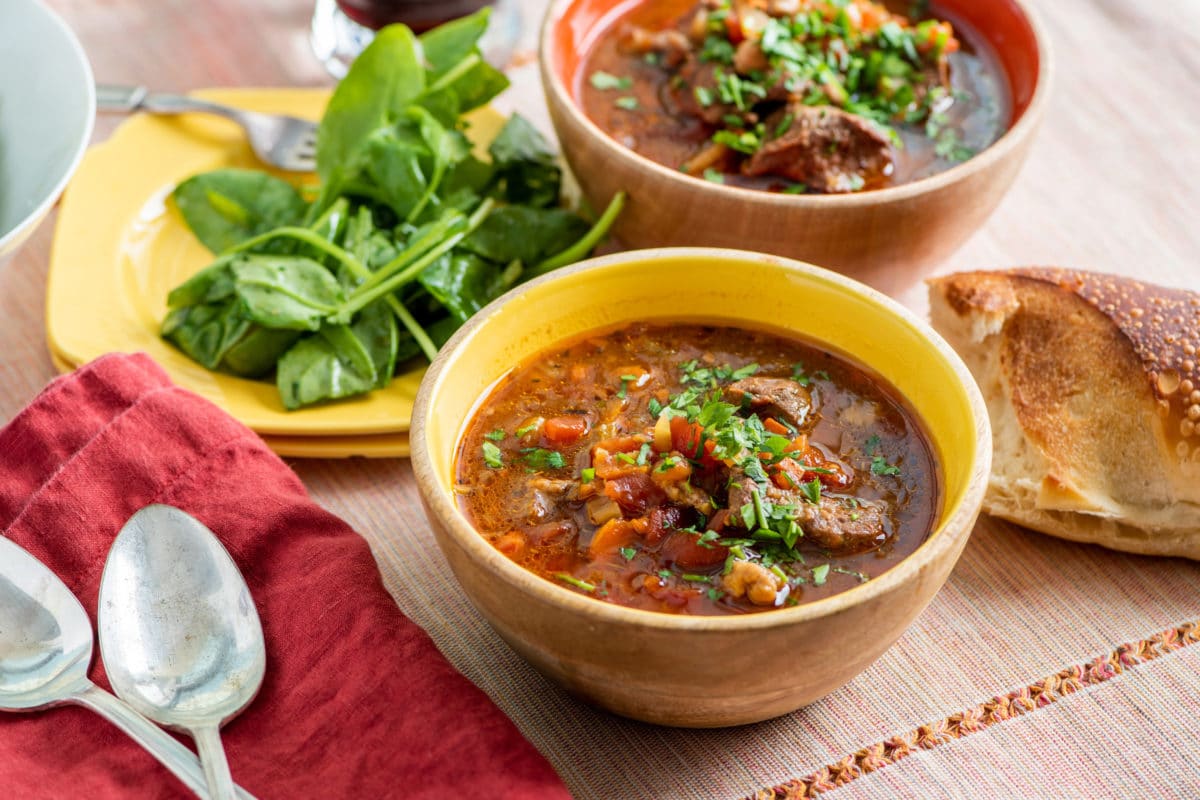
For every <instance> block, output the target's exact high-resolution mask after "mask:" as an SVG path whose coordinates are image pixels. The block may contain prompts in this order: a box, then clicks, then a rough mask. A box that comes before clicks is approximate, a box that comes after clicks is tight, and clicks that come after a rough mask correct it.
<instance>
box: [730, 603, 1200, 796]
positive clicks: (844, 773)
mask: <svg viewBox="0 0 1200 800" xmlns="http://www.w3.org/2000/svg"><path fill="white" fill-rule="evenodd" d="M1197 642H1200V621H1197V622H1187V623H1184V624H1183V625H1180V626H1179V627H1177V628H1170V629H1168V630H1165V631H1162V632H1161V633H1158V634H1156V635H1154V636H1151V637H1150V638H1149V639H1144V640H1142V641H1140V642H1135V643H1133V644H1123V645H1121V646H1120V647H1118V648H1116V649H1115V650H1113V651H1112V652H1111V653H1109V654H1108V655H1107V656H1100V657H1099V658H1097V659H1095V660H1094V661H1090V662H1088V663H1086V664H1081V665H1077V666H1073V667H1067V668H1066V669H1064V670H1062V671H1060V672H1058V673H1056V674H1054V675H1051V676H1050V677H1048V678H1046V679H1044V680H1041V681H1038V682H1037V683H1034V684H1031V685H1029V686H1026V687H1024V688H1021V689H1017V690H1015V691H1013V692H1009V693H1008V694H1007V695H1004V696H1003V697H994V698H992V699H991V700H989V701H987V702H986V703H981V704H979V705H978V706H975V707H974V708H970V709H967V710H966V711H961V712H959V713H957V714H951V715H950V716H949V717H946V718H945V719H943V720H940V721H938V722H934V723H931V724H928V725H921V726H920V727H918V728H916V729H915V730H912V731H909V732H908V733H903V734H898V735H896V736H893V737H892V738H890V739H886V740H884V741H883V742H880V743H878V744H873V745H871V746H869V747H864V748H863V749H862V750H859V751H858V752H857V753H854V754H852V755H848V756H846V757H845V758H843V759H842V760H840V761H838V762H836V763H834V764H830V765H828V766H825V767H821V769H819V770H817V771H816V772H814V773H812V774H811V775H809V776H807V777H804V778H798V779H796V780H793V781H789V782H788V783H784V784H781V785H779V786H776V787H774V788H771V789H763V790H761V791H759V792H756V793H755V794H753V795H751V796H750V797H749V798H747V800H799V798H805V797H816V796H817V795H818V794H820V793H822V792H828V791H830V790H831V789H836V788H838V787H839V786H844V785H845V784H847V783H850V782H851V781H853V780H855V779H856V778H860V777H862V776H863V775H866V774H868V773H871V772H875V771H877V770H880V769H883V768H884V767H887V766H889V765H891V764H894V763H896V762H897V761H899V760H901V759H903V758H906V757H908V756H910V755H912V754H913V753H914V752H916V751H919V750H929V749H932V748H934V747H937V746H938V745H940V744H945V743H946V742H952V741H954V740H955V739H958V738H961V737H963V736H966V735H968V734H971V733H975V732H977V731H982V730H985V729H987V728H989V727H991V726H992V725H995V724H997V723H1000V722H1004V721H1006V720H1010V719H1014V718H1016V717H1020V716H1023V715H1025V714H1028V713H1030V712H1031V711H1036V710H1037V709H1039V708H1045V707H1046V706H1048V705H1050V704H1051V703H1057V702H1058V701H1059V700H1061V699H1063V698H1064V697H1067V696H1068V695H1072V694H1074V693H1075V692H1078V691H1080V690H1082V689H1086V688H1087V687H1089V686H1095V685H1097V684H1100V683H1103V682H1104V681H1107V680H1110V679H1112V678H1115V677H1116V676H1118V675H1120V674H1121V673H1123V672H1125V671H1126V670H1128V669H1132V668H1133V667H1136V666H1137V665H1139V664H1144V663H1146V662H1147V661H1153V660H1154V659H1156V658H1161V657H1162V656H1165V655H1167V654H1168V653H1172V652H1174V651H1176V650H1180V649H1182V648H1184V647H1188V646H1189V645H1193V644H1196V643H1197Z"/></svg>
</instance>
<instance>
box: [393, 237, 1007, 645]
mask: <svg viewBox="0 0 1200 800" xmlns="http://www.w3.org/2000/svg"><path fill="white" fill-rule="evenodd" d="M696 257H699V258H710V259H724V260H728V261H731V262H741V263H743V264H745V263H751V264H755V265H756V266H763V267H775V268H782V269H786V270H792V271H796V272H800V273H803V274H805V275H806V276H808V277H809V278H810V279H814V280H818V281H822V282H825V283H827V284H833V285H834V286H836V287H838V288H840V289H841V290H843V291H846V292H849V293H852V294H856V295H858V296H860V297H863V298H864V299H866V300H868V301H869V302H871V303H872V304H874V305H875V306H877V307H879V308H881V309H882V310H883V311H885V312H887V313H890V314H893V315H895V316H897V317H899V318H900V319H901V321H902V322H904V323H905V324H907V325H908V326H909V327H910V328H912V329H913V330H914V331H916V332H917V333H918V334H920V337H921V338H922V339H924V340H925V341H927V342H928V343H929V345H930V348H931V351H932V353H933V354H935V355H936V356H938V357H940V358H941V359H942V360H943V362H944V365H945V366H947V367H948V368H949V371H950V372H951V373H952V374H954V375H955V377H956V378H957V379H958V383H959V386H958V388H959V389H960V390H961V391H962V393H963V394H964V395H965V400H966V406H967V410H968V413H970V415H971V418H972V423H973V427H974V431H975V437H974V441H972V442H971V443H970V452H969V454H968V455H969V457H970V459H971V463H972V467H971V475H970V477H969V478H968V480H967V482H966V485H965V487H964V489H963V491H962V492H961V494H960V495H959V497H958V498H957V502H953V504H951V503H952V501H953V498H949V497H947V498H946V501H945V502H946V506H945V507H944V508H943V509H942V514H941V515H940V518H939V520H938V523H937V526H936V527H935V528H934V530H933V531H932V532H931V533H930V535H929V537H928V538H927V539H926V540H925V541H924V542H922V543H921V545H920V546H919V547H918V548H917V549H916V550H914V551H913V552H912V553H910V554H909V555H908V556H906V557H905V558H904V559H902V560H901V561H899V562H898V563H897V564H896V565H895V566H893V567H891V568H890V569H888V570H887V571H886V572H884V573H883V574H881V575H879V576H877V577H875V578H872V579H871V580H870V581H868V582H866V583H863V584H860V585H859V586H855V587H853V588H851V589H847V590H846V591H844V592H840V593H838V594H835V595H831V596H829V597H826V598H823V599H820V600H815V601H813V602H811V603H802V604H800V605H798V606H793V607H790V608H777V609H771V610H769V611H763V612H761V613H756V614H747V615H735V616H677V615H674V614H666V613H661V612H655V611H646V610H642V609H636V608H628V607H625V606H619V605H615V604H612V603H605V602H603V601H600V600H596V599H595V598H591V597H585V596H583V595H580V594H578V593H576V592H573V591H571V590H570V589H567V588H566V587H563V586H559V585H557V584H555V583H553V582H552V581H549V580H547V579H545V578H543V577H541V576H539V575H536V574H534V573H533V572H530V571H529V570H527V569H525V568H524V567H521V566H519V565H518V564H516V563H514V562H513V561H511V560H510V559H509V558H507V557H506V556H504V555H503V554H502V553H501V552H500V551H499V550H497V549H496V548H495V547H493V546H492V545H491V544H490V543H488V542H487V541H486V540H485V539H484V538H483V536H481V535H480V534H479V532H478V531H476V530H475V528H474V526H472V525H471V523H470V521H469V520H468V519H467V518H466V516H464V515H463V513H462V512H461V511H459V509H458V507H457V504H456V503H455V502H454V499H453V496H452V492H451V491H450V489H449V487H447V486H446V484H445V483H444V481H443V480H442V476H439V475H438V474H437V472H436V470H435V469H434V465H433V461H432V458H431V455H430V453H429V452H428V440H427V438H426V426H427V424H428V418H429V417H430V416H431V415H432V414H433V413H434V411H435V408H436V404H435V403H434V399H435V398H436V397H437V395H438V393H439V392H440V390H441V387H442V385H443V384H444V382H445V381H446V380H447V379H448V377H452V368H453V365H454V362H455V361H456V359H457V358H458V354H459V353H460V352H461V351H462V350H463V349H465V348H466V347H469V346H470V344H471V342H472V341H473V340H474V339H475V338H476V337H478V336H481V335H483V334H484V333H486V329H487V326H488V321H489V320H490V319H491V318H492V317H493V316H495V315H496V314H497V313H498V312H500V311H501V310H502V308H503V307H504V305H505V303H507V302H508V300H509V299H510V298H512V297H515V296H517V295H518V294H520V293H523V292H526V291H528V290H529V289H531V288H537V287H540V286H543V285H545V284H548V283H553V282H559V281H567V280H572V279H575V278H576V276H579V275H583V274H586V273H589V272H593V271H598V270H604V269H607V268H611V267H614V266H617V265H626V264H629V263H638V262H641V263H645V264H646V265H647V266H650V267H652V266H653V262H654V261H656V260H660V259H678V258H696ZM550 346H552V345H550ZM528 355H533V353H530V354H528ZM866 365H867V366H868V367H871V365H870V363H869V362H867V364H866ZM498 378H499V376H497V379H498ZM486 391H487V390H485V391H484V394H486ZM480 399H482V398H477V400H476V405H475V406H473V408H472V413H473V412H474V410H475V409H477V408H478V401H479V400H480ZM918 416H919V415H918ZM470 419H471V417H470V415H468V417H466V418H464V419H463V420H461V421H459V423H458V426H457V429H456V432H455V434H454V436H453V437H452V445H453V447H454V449H455V450H457V448H458V444H459V442H460V441H461V440H462V435H463V432H464V431H465V428H466V426H467V424H468V423H469V422H470ZM921 422H922V424H923V425H924V426H925V428H926V429H927V431H928V432H929V434H930V438H931V439H932V440H933V442H934V444H935V447H940V445H938V444H937V442H938V440H937V438H936V437H935V436H934V435H933V432H932V430H930V428H931V426H930V425H929V423H928V422H927V421H925V420H924V419H923V418H922V419H921ZM411 442H412V464H413V470H414V472H415V473H416V477H417V482H418V487H419V489H420V491H421V493H422V495H423V496H424V498H425V501H426V503H427V505H428V507H429V510H430V513H431V514H433V515H436V516H437V517H438V518H439V519H441V520H442V522H443V523H444V524H445V527H446V528H447V531H448V532H449V534H450V535H451V536H453V537H454V539H455V540H456V541H457V542H458V543H459V544H460V545H461V546H462V547H463V548H464V549H465V550H466V551H467V552H468V553H469V555H470V557H471V558H472V559H476V560H478V561H480V562H481V563H482V565H483V566H485V567H487V568H488V570H489V571H490V572H491V574H493V575H494V576H495V577H496V579H498V580H504V581H506V582H508V583H510V584H512V585H513V586H515V587H516V588H518V589H519V590H521V591H522V592H525V593H528V594H532V595H535V596H538V597H540V598H542V599H543V600H545V601H547V602H548V603H550V604H552V605H556V606H559V607H561V608H563V609H564V610H567V611H570V612H573V613H579V614H580V615H583V616H585V617H590V618H592V619H599V620H602V621H605V622H610V623H615V624H622V625H626V626H631V627H640V628H652V629H657V630H675V631H729V630H757V629H767V628H775V627H779V626H786V625H791V624H795V623H799V622H804V621H808V620H814V619H819V618H821V617H825V616H829V615H832V614H836V613H838V612H839V611H841V610H842V609H844V608H847V607H850V606H853V605H857V604H859V603H862V602H866V601H869V600H871V599H872V598H875V597H877V596H879V595H882V594H886V593H888V592H891V591H894V590H896V589H897V588H899V587H900V586H901V585H902V584H904V583H905V582H907V581H908V580H909V579H910V578H911V577H913V575H914V574H915V573H917V572H918V571H919V570H920V569H921V568H922V567H924V566H925V565H926V564H928V563H930V562H931V561H934V560H935V559H936V557H937V556H940V555H941V554H942V553H943V552H944V551H945V550H948V549H951V548H954V547H956V546H958V544H959V542H960V540H961V539H965V538H966V537H967V536H969V535H970V533H971V530H972V528H973V526H974V520H975V518H976V517H977V516H978V514H979V509H980V506H981V505H982V503H983V495H984V491H985V490H986V488H987V476H988V474H989V472H990V470H991V458H992V438H991V427H990V424H989V421H988V414H987V408H986V405H985V404H984V400H983V395H982V394H981V393H980V390H979V387H978V386H977V385H976V383H975V381H974V379H973V378H972V377H971V374H970V372H969V371H968V369H967V367H966V365H965V364H963V362H962V360H961V359H960V358H959V357H958V354H957V353H955V352H954V350H953V349H952V348H951V347H950V345H949V344H947V343H946V342H945V340H943V339H942V338H941V336H939V335H938V334H937V333H936V332H935V331H934V330H933V329H932V328H931V327H930V326H929V325H928V324H927V323H925V322H924V321H923V320H921V319H919V318H918V317H917V316H916V315H915V314H913V313H912V312H911V311H909V310H908V309H907V308H905V307H904V306H902V305H900V304H899V303H898V302H896V301H895V300H892V299H891V298H890V297H887V296H886V295H884V294H882V293H881V292H878V291H876V290H875V289H872V288H870V287H868V286H866V285H864V284H861V283H859V282H857V281H855V280H852V279H851V278H847V277H845V276H844V275H840V274H838V273H835V272H831V271H829V270H826V269H823V268H821V267H817V266H814V265H812V264H806V263H804V262H800V261H795V260H792V259H787V258H782V257H778V256H771V255H766V254H762V253H752V252H748V251H741V250H728V249H721V248H705V247H676V248H659V249H654V250H632V251H627V252H624V253H617V254H614V255H609V256H602V257H599V258H593V259H589V260H587V261H583V262H580V263H578V264H576V265H574V266H571V267H566V268H563V269H559V270H555V271H554V272H551V273H549V274H547V275H543V276H541V277H539V278H536V279H534V280H532V281H530V282H528V283H526V284H522V285H520V286H518V287H516V288H515V289H512V290H510V291H509V292H508V293H506V294H505V295H503V296H502V297H500V298H498V299H497V300H495V301H493V302H492V303H490V304H489V305H488V306H486V307H485V308H483V309H482V310H481V311H479V312H478V313H477V314H475V316H473V317H472V318H471V319H470V320H468V321H467V323H466V324H465V325H464V326H463V327H462V328H460V329H459V330H458V332H456V333H455V334H454V336H453V337H451V339H450V340H449V341H448V342H447V343H446V345H445V346H444V347H443V348H442V350H441V352H440V353H439V354H438V356H437V358H436V359H434V362H433V363H432V364H431V365H430V367H429V370H428V371H427V373H426V375H425V378H424V380H423V381H422V382H421V387H420V390H419V391H418V393H417V399H416V405H415V408H414V411H413V427H412V431H411ZM453 458H454V457H453V454H451V456H450V462H451V463H453Z"/></svg>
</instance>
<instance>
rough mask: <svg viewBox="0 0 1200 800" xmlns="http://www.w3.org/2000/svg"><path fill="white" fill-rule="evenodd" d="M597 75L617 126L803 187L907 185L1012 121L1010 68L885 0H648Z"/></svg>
mask: <svg viewBox="0 0 1200 800" xmlns="http://www.w3.org/2000/svg"><path fill="white" fill-rule="evenodd" d="M585 70H586V76H585V82H584V85H582V86H581V88H580V91H581V94H582V99H583V103H584V106H585V110H586V111H587V113H588V114H589V116H591V117H592V118H593V119H594V120H595V121H596V122H597V123H598V124H599V125H600V126H601V127H602V128H604V129H605V130H607V131H608V132H609V133H610V134H611V135H613V137H614V138H616V139H617V140H618V141H620V142H622V143H623V144H625V145H627V146H629V147H631V148H632V149H634V150H636V151H638V152H639V153H642V154H643V155H645V156H647V157H649V158H652V159H654V160H655V161H659V162H660V163H662V164H665V165H667V166H670V167H673V168H677V169H679V170H681V171H682V172H684V173H687V174H689V175H694V176H696V177H699V178H704V179H706V180H710V181H715V182H718V183H736V184H738V185H743V186H749V187H752V188H763V189H770V190H774V191H780V192H789V193H801V192H811V193H843V192H855V191H859V190H863V189H874V188H881V187H884V186H888V185H893V184H897V183H904V182H907V181H910V180H915V179H916V178H919V177H924V176H925V175H927V174H933V173H934V172H938V171H941V170H943V169H946V168H948V167H949V166H952V165H953V164H955V163H958V162H961V161H964V160H966V159H968V158H970V157H971V156H972V155H974V153H975V152H976V151H977V150H978V149H981V148H983V147H986V146H988V145H990V144H991V143H992V142H993V141H994V140H995V139H996V138H998V136H999V134H1000V133H1001V125H1002V123H1001V116H1002V114H1001V109H1000V105H1001V104H1002V103H1003V102H1005V98H1003V95H1002V90H1001V87H1000V81H999V79H998V75H999V70H998V67H996V65H995V64H994V63H992V62H991V60H990V59H989V57H988V54H985V53H983V52H982V48H981V47H980V46H979V45H978V44H977V43H971V42H969V41H967V40H966V38H965V36H964V35H963V33H962V32H960V31H956V30H955V27H954V26H953V25H952V24H951V23H950V22H949V21H947V20H944V19H938V18H931V17H928V16H927V14H925V13H924V12H919V13H914V18H910V17H909V16H907V15H902V14H897V13H894V12H893V11H891V10H889V9H888V7H887V6H886V5H884V4H882V3H878V2H872V1H871V0H702V2H699V3H696V2H695V0H666V2H655V3H649V2H647V3H644V4H642V5H641V6H639V7H637V8H635V9H634V10H633V11H632V12H631V13H630V14H629V15H627V17H626V18H624V19H623V20H622V21H621V22H620V23H618V24H616V25H614V26H613V27H612V28H611V29H610V30H609V31H607V32H606V33H605V35H604V36H602V37H601V39H600V40H599V43H598V45H597V46H596V47H595V48H594V49H593V51H592V52H591V53H590V54H589V58H588V63H587V65H586V67H585Z"/></svg>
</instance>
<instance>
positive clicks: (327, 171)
mask: <svg viewBox="0 0 1200 800" xmlns="http://www.w3.org/2000/svg"><path fill="white" fill-rule="evenodd" d="M424 91H425V69H424V67H423V66H422V65H421V52H420V46H419V45H418V44H417V40H416V38H415V37H414V36H413V34H412V31H410V30H409V29H408V28H406V27H405V26H403V25H389V26H388V27H386V28H384V29H383V30H381V31H379V32H378V33H377V34H376V35H375V39H374V40H373V41H372V42H371V45H370V46H369V47H367V49H366V50H364V51H363V52H362V53H361V54H360V55H359V56H358V58H356V59H355V60H354V63H353V64H351V65H350V71H349V72H348V73H347V74H346V77H345V78H343V79H342V81H341V83H339V84H338V86H337V89H335V90H334V93H333V96H332V97H331V98H330V99H329V105H328V107H327V108H326V109H325V115H324V117H322V118H321V126H320V128H319V129H318V131H317V175H318V176H320V178H321V183H322V192H321V198H320V200H319V201H318V204H317V206H318V212H319V211H323V210H324V209H325V208H326V207H327V206H328V205H329V204H330V203H332V202H333V200H334V198H336V197H337V195H338V194H339V193H340V191H341V187H342V184H343V182H345V181H346V180H348V179H349V178H351V177H353V174H354V173H355V172H356V171H357V170H358V169H359V168H360V165H361V163H362V158H363V154H364V150H363V144H364V143H365V142H366V140H367V139H368V138H369V137H370V136H371V135H372V134H373V133H375V131H377V130H378V129H379V128H382V127H384V126H385V125H389V124H391V123H392V122H393V121H395V120H396V119H398V118H399V117H400V115H401V114H402V113H403V111H404V109H405V108H407V107H408V106H409V105H410V104H411V103H412V102H413V101H414V100H416V99H417V97H419V96H420V95H421V93H422V92H424Z"/></svg>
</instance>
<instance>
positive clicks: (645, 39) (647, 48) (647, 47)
mask: <svg viewBox="0 0 1200 800" xmlns="http://www.w3.org/2000/svg"><path fill="white" fill-rule="evenodd" d="M621 49H622V50H624V51H625V52H627V53H633V54H634V55H645V54H646V53H658V54H659V55H660V56H661V57H662V63H663V65H664V66H666V67H668V68H670V67H674V66H676V65H678V64H680V63H681V62H682V61H683V60H684V59H686V58H689V57H690V56H691V53H692V44H691V42H690V41H688V38H687V36H686V35H685V34H684V33H683V31H677V30H674V29H670V28H668V29H667V30H661V31H652V30H648V29H646V28H642V27H638V26H637V25H630V26H628V27H627V28H625V29H624V30H623V31H622V32H621Z"/></svg>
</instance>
